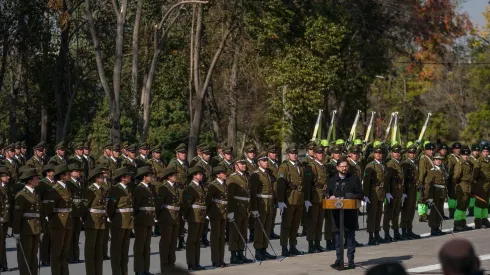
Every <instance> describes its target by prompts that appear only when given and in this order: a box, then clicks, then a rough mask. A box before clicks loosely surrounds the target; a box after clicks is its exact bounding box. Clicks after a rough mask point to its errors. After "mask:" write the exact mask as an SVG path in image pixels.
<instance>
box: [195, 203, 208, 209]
mask: <svg viewBox="0 0 490 275" xmlns="http://www.w3.org/2000/svg"><path fill="white" fill-rule="evenodd" d="M192 208H195V209H206V206H204V205H199V204H193V205H192Z"/></svg>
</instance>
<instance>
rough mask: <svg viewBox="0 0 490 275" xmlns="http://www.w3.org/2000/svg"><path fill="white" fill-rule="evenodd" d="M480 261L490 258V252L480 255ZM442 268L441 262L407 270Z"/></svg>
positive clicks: (415, 271)
mask: <svg viewBox="0 0 490 275" xmlns="http://www.w3.org/2000/svg"><path fill="white" fill-rule="evenodd" d="M479 258H480V261H486V260H490V254H485V255H480V256H479ZM439 269H441V265H440V264H433V265H426V266H420V267H414V268H410V269H408V270H407V272H409V273H422V272H429V271H434V270H439Z"/></svg>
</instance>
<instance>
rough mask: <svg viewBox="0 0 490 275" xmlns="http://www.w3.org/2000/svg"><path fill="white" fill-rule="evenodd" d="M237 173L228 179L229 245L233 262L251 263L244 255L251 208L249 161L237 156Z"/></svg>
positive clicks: (235, 163) (235, 162)
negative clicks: (247, 171)
mask: <svg viewBox="0 0 490 275" xmlns="http://www.w3.org/2000/svg"><path fill="white" fill-rule="evenodd" d="M233 163H234V165H235V173H233V174H231V175H230V176H229V177H228V179H227V180H226V184H227V185H228V214H227V218H228V221H229V229H230V233H229V246H228V249H229V250H230V252H231V258H230V262H231V263H232V264H243V263H251V262H252V260H250V259H247V258H246V257H245V255H244V253H243V252H244V250H245V248H246V243H245V242H244V241H245V240H244V239H243V238H246V236H247V228H248V216H249V210H250V191H249V190H250V189H249V188H250V187H249V179H248V174H247V173H246V170H247V161H246V160H245V159H240V158H237V159H235V160H234V161H233Z"/></svg>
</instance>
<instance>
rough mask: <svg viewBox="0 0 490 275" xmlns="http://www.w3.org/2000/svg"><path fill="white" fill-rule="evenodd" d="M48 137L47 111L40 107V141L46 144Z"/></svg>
mask: <svg viewBox="0 0 490 275" xmlns="http://www.w3.org/2000/svg"><path fill="white" fill-rule="evenodd" d="M47 137H48V111H46V107H45V106H44V105H42V107H41V141H44V142H46V140H47Z"/></svg>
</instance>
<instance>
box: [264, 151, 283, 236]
mask: <svg viewBox="0 0 490 275" xmlns="http://www.w3.org/2000/svg"><path fill="white" fill-rule="evenodd" d="M267 158H268V159H269V170H270V171H271V175H272V181H273V183H272V185H273V186H274V193H273V194H274V210H273V211H272V227H271V232H270V239H271V240H277V239H279V238H280V236H279V235H277V234H276V233H275V232H274V228H275V224H276V216H277V193H276V190H277V170H279V160H278V159H277V148H276V146H269V148H267Z"/></svg>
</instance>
